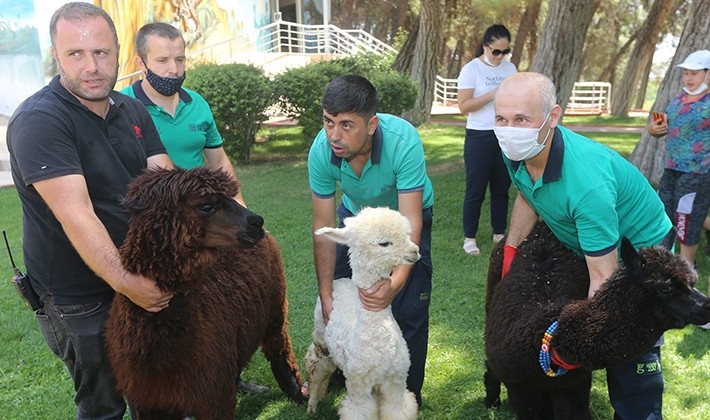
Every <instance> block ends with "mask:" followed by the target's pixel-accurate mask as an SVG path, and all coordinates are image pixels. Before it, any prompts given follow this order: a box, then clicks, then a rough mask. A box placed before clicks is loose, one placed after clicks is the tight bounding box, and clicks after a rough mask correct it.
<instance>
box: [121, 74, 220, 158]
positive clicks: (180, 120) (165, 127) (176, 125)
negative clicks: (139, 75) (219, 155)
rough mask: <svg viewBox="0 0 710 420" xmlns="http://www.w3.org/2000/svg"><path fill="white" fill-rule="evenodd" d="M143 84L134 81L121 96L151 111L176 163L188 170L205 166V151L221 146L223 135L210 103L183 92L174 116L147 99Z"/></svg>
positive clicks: (180, 94)
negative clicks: (131, 98) (135, 100)
mask: <svg viewBox="0 0 710 420" xmlns="http://www.w3.org/2000/svg"><path fill="white" fill-rule="evenodd" d="M140 83H141V82H140V80H139V81H137V82H135V83H134V84H133V85H131V86H128V87H126V88H124V89H123V90H121V93H124V94H126V95H128V96H130V97H133V98H136V99H138V100H140V101H141V102H142V103H143V105H145V107H146V109H148V113H150V116H151V117H152V118H153V122H155V126H156V127H157V128H158V133H159V134H160V139H161V140H162V141H163V144H164V145H165V149H166V150H167V151H168V156H170V159H172V161H173V163H174V164H175V165H176V166H179V167H181V168H185V169H192V168H196V167H198V166H203V165H204V164H205V156H204V154H203V151H204V149H216V148H218V147H222V136H221V135H220V134H219V131H217V124H215V122H214V117H213V116H212V111H211V110H210V106H209V104H208V103H207V101H205V99H204V98H203V97H202V96H201V95H200V94H199V93H197V92H195V91H192V90H189V89H184V88H183V89H180V91H179V96H180V102H178V105H177V108H176V109H175V117H173V116H172V115H170V114H168V113H167V112H165V110H163V107H161V106H158V105H156V104H155V103H153V101H151V100H150V98H148V95H146V94H145V92H144V91H143V88H142V87H141V84H140Z"/></svg>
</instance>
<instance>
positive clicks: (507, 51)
mask: <svg viewBox="0 0 710 420" xmlns="http://www.w3.org/2000/svg"><path fill="white" fill-rule="evenodd" d="M488 48H491V46H490V45H489V46H488ZM509 53H510V48H506V49H504V50H497V49H496V50H494V49H491V54H493V57H498V56H499V55H501V54H503V55H508V54H509Z"/></svg>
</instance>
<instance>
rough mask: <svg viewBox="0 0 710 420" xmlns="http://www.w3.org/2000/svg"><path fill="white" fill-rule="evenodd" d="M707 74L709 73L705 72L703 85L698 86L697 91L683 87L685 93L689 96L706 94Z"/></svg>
mask: <svg viewBox="0 0 710 420" xmlns="http://www.w3.org/2000/svg"><path fill="white" fill-rule="evenodd" d="M707 73H708V72H707V71H706V72H705V80H703V83H702V84H701V85H700V86H698V87H697V88H696V89H695V90H690V89H688V88H687V87H685V86H683V90H684V91H685V93H687V94H688V95H700V94H701V93H703V92H705V90H706V89H707V88H708V83H707V82H708V75H707Z"/></svg>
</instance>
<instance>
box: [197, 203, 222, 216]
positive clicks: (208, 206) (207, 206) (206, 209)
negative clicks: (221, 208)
mask: <svg viewBox="0 0 710 420" xmlns="http://www.w3.org/2000/svg"><path fill="white" fill-rule="evenodd" d="M216 208H217V206H216V205H215V204H214V203H204V204H200V205H199V206H197V210H199V211H200V213H203V214H210V213H213V212H214V211H215V209H216Z"/></svg>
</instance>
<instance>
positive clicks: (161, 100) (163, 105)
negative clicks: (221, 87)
mask: <svg viewBox="0 0 710 420" xmlns="http://www.w3.org/2000/svg"><path fill="white" fill-rule="evenodd" d="M136 50H137V53H138V55H137V56H136V57H135V60H136V64H137V65H138V67H140V69H141V72H142V73H143V78H142V79H141V80H138V81H137V82H135V83H134V84H132V85H131V86H128V87H126V88H124V89H123V90H121V93H125V94H126V95H128V96H131V97H133V98H137V99H138V100H140V101H141V102H142V103H143V105H145V107H146V109H148V112H149V113H150V116H151V117H152V118H153V122H155V126H156V127H157V128H158V133H159V134H160V138H161V140H162V141H163V144H164V145H165V149H166V150H167V151H168V156H170V159H172V161H173V163H174V164H175V165H176V166H179V167H181V168H185V169H192V168H196V167H199V166H204V165H206V166H207V167H209V168H210V169H213V170H216V169H221V170H223V171H225V172H227V173H228V174H229V175H231V176H232V177H233V178H235V179H236V174H235V172H234V166H233V165H232V162H231V161H230V159H229V157H228V156H227V153H225V151H224V148H223V147H222V136H221V135H220V134H219V131H217V125H216V124H215V121H214V116H213V115H212V111H211V110H210V106H209V104H208V103H207V101H205V99H204V98H203V97H202V96H201V95H200V94H198V93H197V92H194V91H192V90H189V89H185V88H183V87H182V83H183V81H185V74H186V73H185V61H186V56H185V41H184V39H183V37H182V34H181V33H180V31H179V30H178V29H177V28H175V27H173V26H171V25H169V24H167V23H164V22H154V23H149V24H147V25H144V26H143V27H142V28H141V29H139V30H138V33H137V34H136ZM235 199H236V200H237V201H239V203H241V204H242V205H244V198H243V197H242V193H241V191H240V192H238V193H237V196H236V197H235Z"/></svg>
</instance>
